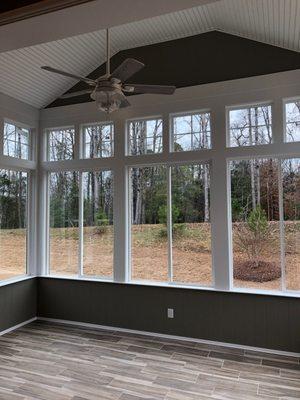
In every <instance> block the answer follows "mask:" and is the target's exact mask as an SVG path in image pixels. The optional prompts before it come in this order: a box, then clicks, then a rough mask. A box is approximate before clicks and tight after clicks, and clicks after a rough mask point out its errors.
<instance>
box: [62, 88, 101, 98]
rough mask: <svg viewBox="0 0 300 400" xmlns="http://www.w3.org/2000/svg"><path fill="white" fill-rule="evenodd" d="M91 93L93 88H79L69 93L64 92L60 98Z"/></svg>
mask: <svg viewBox="0 0 300 400" xmlns="http://www.w3.org/2000/svg"><path fill="white" fill-rule="evenodd" d="M88 93H89V94H91V93H93V90H91V89H86V90H79V91H78V92H71V93H66V94H63V95H62V96H60V99H69V98H71V97H76V96H81V95H83V94H88Z"/></svg>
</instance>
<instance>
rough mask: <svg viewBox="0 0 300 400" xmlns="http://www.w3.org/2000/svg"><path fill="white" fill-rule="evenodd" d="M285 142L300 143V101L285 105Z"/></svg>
mask: <svg viewBox="0 0 300 400" xmlns="http://www.w3.org/2000/svg"><path fill="white" fill-rule="evenodd" d="M285 117H286V121H285V141H286V142H299V141H300V100H296V101H292V102H288V103H286V104H285Z"/></svg>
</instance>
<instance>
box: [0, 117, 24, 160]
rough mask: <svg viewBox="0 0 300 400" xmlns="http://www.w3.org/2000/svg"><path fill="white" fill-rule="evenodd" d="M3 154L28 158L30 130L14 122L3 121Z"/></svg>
mask: <svg viewBox="0 0 300 400" xmlns="http://www.w3.org/2000/svg"><path fill="white" fill-rule="evenodd" d="M3 144H4V146H3V154H4V155H5V156H9V157H15V158H22V159H25V160H28V159H29V158H30V130H29V129H28V128H21V127H19V126H17V125H15V124H12V123H8V122H5V123H4V136H3Z"/></svg>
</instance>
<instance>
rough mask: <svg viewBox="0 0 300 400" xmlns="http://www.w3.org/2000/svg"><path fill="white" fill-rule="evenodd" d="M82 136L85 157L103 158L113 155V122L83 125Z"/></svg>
mask: <svg viewBox="0 0 300 400" xmlns="http://www.w3.org/2000/svg"><path fill="white" fill-rule="evenodd" d="M83 137H84V157H85V158H103V157H112V156H113V155H114V125H113V123H102V124H92V125H85V126H84V127H83Z"/></svg>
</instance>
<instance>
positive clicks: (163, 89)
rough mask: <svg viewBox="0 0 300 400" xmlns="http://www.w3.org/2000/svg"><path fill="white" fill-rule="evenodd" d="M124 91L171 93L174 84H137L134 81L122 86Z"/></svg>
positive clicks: (174, 88) (173, 90)
mask: <svg viewBox="0 0 300 400" xmlns="http://www.w3.org/2000/svg"><path fill="white" fill-rule="evenodd" d="M123 89H124V90H125V91H126V92H129V93H133V94H135V93H136V94H137V93H153V94H173V93H174V92H175V90H176V87H175V86H165V85H139V84H135V83H132V84H131V83H129V84H128V85H125V86H124V88H123Z"/></svg>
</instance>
